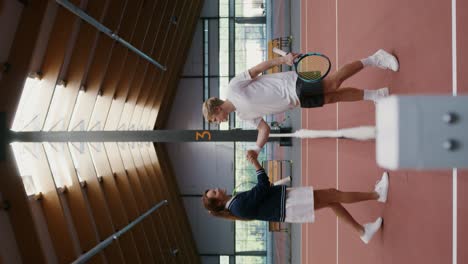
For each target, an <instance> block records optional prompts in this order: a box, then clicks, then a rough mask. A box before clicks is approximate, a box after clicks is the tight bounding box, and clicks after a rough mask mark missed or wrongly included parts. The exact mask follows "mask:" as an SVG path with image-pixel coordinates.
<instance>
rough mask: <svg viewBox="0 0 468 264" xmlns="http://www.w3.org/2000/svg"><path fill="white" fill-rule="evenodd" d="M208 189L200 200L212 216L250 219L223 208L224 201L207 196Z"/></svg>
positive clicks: (242, 219)
mask: <svg viewBox="0 0 468 264" xmlns="http://www.w3.org/2000/svg"><path fill="white" fill-rule="evenodd" d="M208 191H209V190H206V191H205V193H204V194H203V196H202V202H203V206H204V207H205V209H206V210H208V213H210V215H212V216H216V217H220V218H224V219H228V220H241V221H249V220H250V219H245V218H241V217H238V216H235V215H233V214H232V213H231V211H229V210H228V209H226V208H224V206H225V205H226V203H221V204H220V203H219V200H218V199H216V198H208V196H206V194H207V193H208Z"/></svg>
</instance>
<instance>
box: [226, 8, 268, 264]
mask: <svg viewBox="0 0 468 264" xmlns="http://www.w3.org/2000/svg"><path fill="white" fill-rule="evenodd" d="M219 8H220V10H219V14H220V18H219V42H220V45H219V65H220V67H219V95H220V98H221V99H225V98H226V91H227V88H228V84H229V80H230V79H231V78H233V77H234V76H235V75H237V74H239V73H241V72H243V71H246V70H248V69H249V68H250V67H253V66H255V65H256V64H258V63H260V62H262V61H264V60H265V58H266V47H267V36H266V24H265V21H266V20H265V17H264V14H265V12H264V10H265V1H264V0H220V2H219ZM234 127H235V128H242V129H254V128H252V127H248V126H247V125H246V124H244V122H243V121H241V120H239V119H236V118H235V115H234V114H233V115H231V117H230V123H229V124H227V123H226V124H222V125H221V126H220V129H231V128H234ZM253 144H254V143H241V142H238V143H236V144H235V186H236V191H244V190H248V189H250V188H251V187H252V186H253V185H254V184H255V183H256V181H257V179H256V174H255V169H254V168H253V167H252V165H251V164H250V163H248V162H247V160H246V159H245V152H246V149H247V148H249V147H250V146H252V145H253ZM265 155H266V154H265V152H262V153H261V154H260V157H259V159H265ZM235 226H236V227H235V230H236V235H235V240H236V241H235V256H234V258H230V261H229V258H226V256H222V257H221V259H220V260H221V261H222V263H229V262H230V263H233V262H232V261H235V263H267V250H268V248H267V236H268V225H267V223H266V222H262V221H237V222H236V224H235Z"/></svg>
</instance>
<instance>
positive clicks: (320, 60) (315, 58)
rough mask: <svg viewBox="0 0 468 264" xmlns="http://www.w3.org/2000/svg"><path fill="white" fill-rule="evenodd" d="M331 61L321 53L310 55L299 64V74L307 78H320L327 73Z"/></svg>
mask: <svg viewBox="0 0 468 264" xmlns="http://www.w3.org/2000/svg"><path fill="white" fill-rule="evenodd" d="M329 69H330V62H329V61H328V60H327V59H326V58H325V57H322V56H320V55H309V56H306V57H304V58H302V59H301V60H300V61H299V63H298V64H297V74H298V75H299V76H300V77H301V78H304V79H307V80H318V79H320V78H322V76H324V75H325V74H327V72H328V70H329Z"/></svg>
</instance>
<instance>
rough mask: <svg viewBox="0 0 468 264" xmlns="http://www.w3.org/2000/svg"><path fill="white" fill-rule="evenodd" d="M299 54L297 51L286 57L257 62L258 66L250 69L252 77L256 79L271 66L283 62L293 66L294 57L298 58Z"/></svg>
mask: <svg viewBox="0 0 468 264" xmlns="http://www.w3.org/2000/svg"><path fill="white" fill-rule="evenodd" d="M298 56H299V54H296V53H288V55H286V56H284V57H279V58H274V59H270V60H267V61H264V62H262V63H260V64H257V65H256V66H254V67H252V68H250V69H249V74H250V77H251V78H252V79H254V78H255V77H257V76H258V75H259V74H260V73H262V72H264V71H266V70H268V69H270V68H271V67H274V66H278V65H281V64H288V65H289V66H292V65H293V62H294V59H295V58H297V57H298Z"/></svg>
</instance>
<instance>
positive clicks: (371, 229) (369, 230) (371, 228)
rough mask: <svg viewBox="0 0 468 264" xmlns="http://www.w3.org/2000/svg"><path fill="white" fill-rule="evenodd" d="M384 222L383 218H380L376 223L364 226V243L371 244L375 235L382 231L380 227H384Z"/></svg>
mask: <svg viewBox="0 0 468 264" xmlns="http://www.w3.org/2000/svg"><path fill="white" fill-rule="evenodd" d="M382 221H383V219H382V217H379V218H377V220H375V222H373V223H368V224H365V225H364V234H363V235H362V236H361V240H362V241H363V242H364V243H366V244H367V243H369V241H370V240H371V238H372V236H374V234H375V233H376V232H377V231H378V230H379V229H380V226H382Z"/></svg>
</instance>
